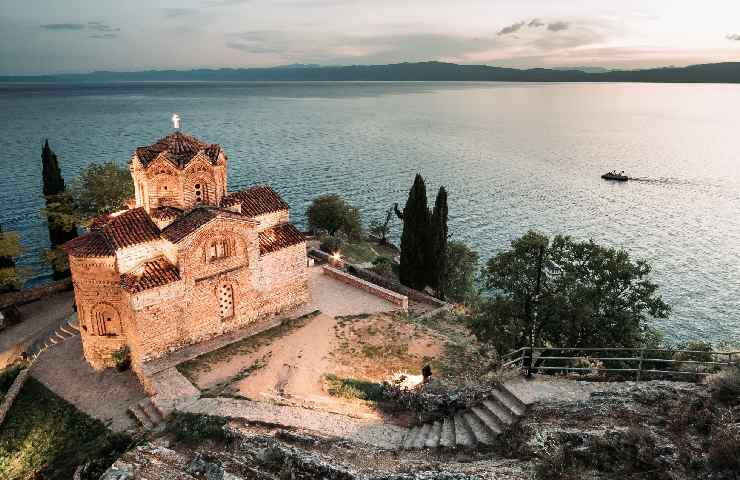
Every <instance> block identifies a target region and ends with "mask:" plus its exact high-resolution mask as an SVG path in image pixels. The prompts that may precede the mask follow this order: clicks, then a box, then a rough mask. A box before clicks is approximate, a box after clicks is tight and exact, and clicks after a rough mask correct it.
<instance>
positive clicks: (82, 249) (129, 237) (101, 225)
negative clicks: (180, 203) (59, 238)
mask: <svg viewBox="0 0 740 480" xmlns="http://www.w3.org/2000/svg"><path fill="white" fill-rule="evenodd" d="M159 238H160V236H159V228H157V226H156V225H155V224H154V222H152V219H151V218H149V215H147V214H146V210H144V209H143V208H134V209H133V210H125V211H123V212H122V213H119V214H106V215H102V216H100V217H98V218H96V219H95V220H93V223H92V224H91V225H90V233H87V234H85V235H82V236H80V237H77V238H75V239H73V240H70V241H69V242H67V243H65V244H64V245H62V249H63V250H64V251H65V252H67V253H68V254H69V255H72V256H73V257H110V256H113V255H115V253H116V250H118V249H121V248H126V247H130V246H132V245H138V244H140V243H146V242H150V241H152V240H158V239H159Z"/></svg>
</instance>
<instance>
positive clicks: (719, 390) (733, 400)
mask: <svg viewBox="0 0 740 480" xmlns="http://www.w3.org/2000/svg"><path fill="white" fill-rule="evenodd" d="M713 383H714V390H713V391H712V398H713V399H714V400H715V401H717V402H721V403H724V404H727V405H738V404H740V367H735V368H732V369H729V370H725V371H724V372H722V373H720V374H719V375H717V376H716V377H715V378H714V381H713Z"/></svg>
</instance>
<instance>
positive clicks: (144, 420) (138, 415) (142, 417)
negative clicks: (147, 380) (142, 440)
mask: <svg viewBox="0 0 740 480" xmlns="http://www.w3.org/2000/svg"><path fill="white" fill-rule="evenodd" d="M126 411H127V412H128V414H129V415H131V416H133V417H134V419H136V420H137V421H138V422H139V424H140V425H141V426H142V427H144V429H145V430H151V429H152V428H154V424H153V423H152V422H151V420H149V417H147V415H146V413H144V410H142V408H141V407H140V406H139V404H136V405H132V406H131V407H129V408H128V410H126Z"/></svg>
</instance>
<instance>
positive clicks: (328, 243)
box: [319, 236, 342, 255]
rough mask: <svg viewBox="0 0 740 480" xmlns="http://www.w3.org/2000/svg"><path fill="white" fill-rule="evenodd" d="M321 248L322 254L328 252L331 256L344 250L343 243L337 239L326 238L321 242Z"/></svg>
mask: <svg viewBox="0 0 740 480" xmlns="http://www.w3.org/2000/svg"><path fill="white" fill-rule="evenodd" d="M319 248H320V249H321V251H322V252H326V253H328V254H330V255H333V254H334V253H336V252H338V251H339V249H340V248H342V241H341V240H340V239H338V238H337V237H332V236H326V237H324V238H323V239H322V240H321V244H320V245H319Z"/></svg>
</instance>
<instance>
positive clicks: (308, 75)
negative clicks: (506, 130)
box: [0, 62, 740, 83]
mask: <svg viewBox="0 0 740 480" xmlns="http://www.w3.org/2000/svg"><path fill="white" fill-rule="evenodd" d="M174 81H477V82H488V81H492V82H656V83H740V62H726V63H711V64H705V65H691V66H688V67H669V68H651V69H646V70H601V69H598V68H597V69H592V68H589V67H582V68H574V69H559V68H558V69H548V68H532V69H517V68H503V67H491V66H488V65H457V64H454V63H443V62H419V63H396V64H392V65H352V66H318V65H301V64H297V65H286V66H280V67H271V68H221V69H196V70H147V71H140V72H92V73H79V74H59V75H41V76H0V82H174Z"/></svg>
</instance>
